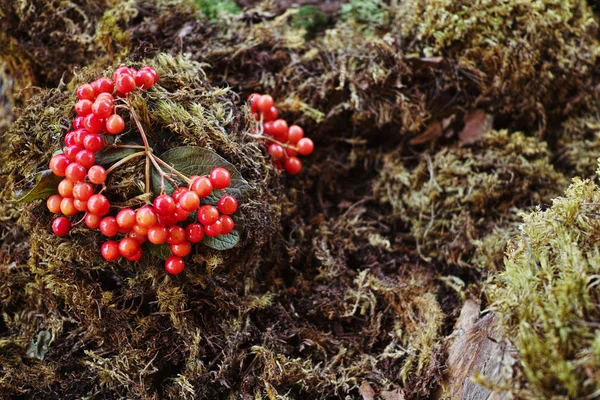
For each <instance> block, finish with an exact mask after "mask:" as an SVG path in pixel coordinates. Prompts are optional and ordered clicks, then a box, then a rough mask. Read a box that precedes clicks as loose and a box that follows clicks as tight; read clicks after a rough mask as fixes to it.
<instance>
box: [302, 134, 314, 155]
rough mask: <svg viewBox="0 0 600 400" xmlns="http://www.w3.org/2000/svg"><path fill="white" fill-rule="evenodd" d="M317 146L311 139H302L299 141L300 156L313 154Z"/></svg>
mask: <svg viewBox="0 0 600 400" xmlns="http://www.w3.org/2000/svg"><path fill="white" fill-rule="evenodd" d="M314 148H315V144H314V143H313V141H312V140H310V139H309V138H302V139H300V140H299V141H298V154H300V155H302V156H307V155H309V154H310V153H312V152H313V150H314Z"/></svg>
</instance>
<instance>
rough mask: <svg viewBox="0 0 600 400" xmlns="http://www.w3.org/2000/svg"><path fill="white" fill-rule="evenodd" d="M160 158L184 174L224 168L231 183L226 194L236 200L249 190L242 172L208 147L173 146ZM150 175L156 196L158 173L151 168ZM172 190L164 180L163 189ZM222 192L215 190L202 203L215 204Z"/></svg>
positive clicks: (190, 174) (197, 173)
mask: <svg viewBox="0 0 600 400" xmlns="http://www.w3.org/2000/svg"><path fill="white" fill-rule="evenodd" d="M160 159H161V160H163V161H164V162H166V163H167V164H169V165H171V166H172V167H173V168H175V169H176V170H177V171H179V172H181V173H182V174H184V175H186V176H193V175H198V176H202V175H208V174H209V173H210V171H212V170H213V169H214V168H217V167H222V168H225V169H226V170H228V171H229V173H230V174H231V183H230V185H229V187H228V188H227V194H230V195H232V196H234V197H235V198H236V199H237V200H238V201H240V200H243V199H244V198H245V197H246V196H247V195H248V193H249V191H250V190H251V187H250V185H249V184H248V182H247V181H246V180H244V178H243V177H242V174H240V172H239V171H238V170H237V169H236V168H235V167H234V166H233V164H231V163H230V162H229V161H227V160H225V159H224V158H223V157H221V156H220V155H218V154H216V153H215V152H213V151H210V150H208V149H205V148H202V147H194V146H184V147H175V148H173V149H170V150H168V151H166V152H165V153H163V154H162V155H161V156H160ZM163 170H164V171H165V173H168V172H169V171H168V168H166V167H163ZM151 175H152V192H153V193H154V194H155V195H157V196H158V195H159V194H160V191H161V190H160V174H159V173H158V171H156V169H154V168H152V174H151ZM174 190H175V189H174V187H173V186H172V185H171V184H170V183H169V182H168V181H167V180H165V191H166V192H167V193H168V194H171V193H173V191H174ZM223 194H224V192H223V191H222V190H215V191H214V192H213V194H211V195H210V196H209V197H207V198H205V199H203V203H208V204H213V205H215V204H217V201H218V200H219V198H221V197H222V196H223Z"/></svg>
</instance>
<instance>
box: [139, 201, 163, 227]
mask: <svg viewBox="0 0 600 400" xmlns="http://www.w3.org/2000/svg"><path fill="white" fill-rule="evenodd" d="M135 221H136V224H137V225H141V226H143V227H146V228H150V227H151V226H154V225H156V224H157V223H158V217H157V216H156V212H155V211H154V210H153V209H152V208H151V207H149V206H144V207H142V208H139V209H138V210H137V212H136V213H135Z"/></svg>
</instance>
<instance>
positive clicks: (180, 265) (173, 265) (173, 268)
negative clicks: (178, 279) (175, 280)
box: [165, 256, 185, 275]
mask: <svg viewBox="0 0 600 400" xmlns="http://www.w3.org/2000/svg"><path fill="white" fill-rule="evenodd" d="M184 268H185V262H184V261H183V258H181V257H177V256H171V257H169V258H167V261H165V269H166V270H167V272H168V273H169V274H171V275H177V274H180V273H182V272H183V269H184Z"/></svg>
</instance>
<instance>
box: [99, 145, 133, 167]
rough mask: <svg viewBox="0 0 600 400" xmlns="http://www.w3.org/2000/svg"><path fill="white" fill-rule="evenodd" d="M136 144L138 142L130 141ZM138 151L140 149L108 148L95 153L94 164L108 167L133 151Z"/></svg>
mask: <svg viewBox="0 0 600 400" xmlns="http://www.w3.org/2000/svg"><path fill="white" fill-rule="evenodd" d="M132 144H136V145H137V144H138V143H132ZM138 151H142V150H140V149H119V148H117V149H115V148H108V149H104V150H102V151H99V152H98V153H96V164H98V165H102V166H103V167H108V166H110V165H112V164H114V163H116V162H117V161H119V160H121V159H123V158H125V157H127V156H128V155H131V154H133V153H137V152H138Z"/></svg>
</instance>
